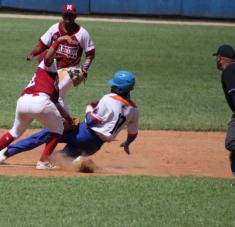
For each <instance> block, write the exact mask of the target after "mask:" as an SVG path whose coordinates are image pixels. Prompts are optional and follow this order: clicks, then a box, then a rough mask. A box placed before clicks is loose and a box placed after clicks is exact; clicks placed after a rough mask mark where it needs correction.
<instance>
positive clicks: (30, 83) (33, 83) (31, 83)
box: [26, 74, 36, 88]
mask: <svg viewBox="0 0 235 227" xmlns="http://www.w3.org/2000/svg"><path fill="white" fill-rule="evenodd" d="M35 78H36V74H34V75H33V78H32V79H31V80H30V82H29V84H28V85H27V87H26V88H28V87H32V86H34V85H35Z"/></svg>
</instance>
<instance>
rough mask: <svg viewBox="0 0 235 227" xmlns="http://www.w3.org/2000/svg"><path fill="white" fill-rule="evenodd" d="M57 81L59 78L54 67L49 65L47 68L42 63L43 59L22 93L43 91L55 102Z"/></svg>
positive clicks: (56, 100) (57, 91)
mask: <svg viewBox="0 0 235 227" xmlns="http://www.w3.org/2000/svg"><path fill="white" fill-rule="evenodd" d="M53 64H56V63H53ZM58 83H59V79H58V74H57V71H56V67H55V66H51V67H49V68H48V67H46V66H45V65H44V61H42V62H41V63H40V64H39V66H38V68H37V70H36V72H35V73H34V76H33V78H32V79H31V81H30V82H29V84H28V85H27V87H26V88H25V89H24V90H23V92H22V95H24V94H35V95H37V93H45V94H47V95H48V96H49V97H50V99H51V101H52V102H54V103H56V102H58V98H59V88H58Z"/></svg>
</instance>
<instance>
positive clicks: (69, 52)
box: [27, 4, 95, 111]
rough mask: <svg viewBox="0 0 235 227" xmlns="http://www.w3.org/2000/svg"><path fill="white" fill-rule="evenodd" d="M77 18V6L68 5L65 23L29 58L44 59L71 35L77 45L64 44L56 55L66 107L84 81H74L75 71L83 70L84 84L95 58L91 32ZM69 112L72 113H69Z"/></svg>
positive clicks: (42, 39) (48, 34)
mask: <svg viewBox="0 0 235 227" xmlns="http://www.w3.org/2000/svg"><path fill="white" fill-rule="evenodd" d="M76 17H77V9H76V6H75V5H73V4H65V5H64V6H63V10H62V18H63V20H62V21H61V22H59V23H56V24H54V25H52V26H51V27H50V28H49V29H48V30H47V31H46V32H45V33H44V34H43V35H42V36H41V37H40V39H39V41H38V44H37V46H36V47H35V48H34V49H33V50H32V51H31V52H30V53H29V54H28V56H27V60H31V59H32V58H33V57H35V56H38V55H39V56H40V54H41V53H43V52H44V51H46V50H47V49H48V48H49V47H50V45H51V44H52V43H53V42H55V41H56V40H57V39H58V38H59V37H61V36H64V35H69V36H71V37H72V40H73V42H70V43H69V42H64V43H61V44H60V45H59V47H58V49H57V51H56V56H55V57H56V58H57V60H58V73H59V90H60V95H59V96H60V98H59V101H60V103H61V105H62V106H63V107H65V108H66V109H67V107H66V105H65V102H64V97H65V94H66V93H67V92H68V91H69V90H70V89H71V88H72V87H73V86H77V85H78V84H79V83H80V82H81V80H80V79H78V80H77V78H76V77H74V73H72V72H73V71H74V70H78V69H79V70H80V73H81V74H82V76H83V78H84V80H85V79H86V78H87V75H88V69H89V67H90V65H91V63H92V61H93V59H94V57H95V46H94V43H93V41H92V39H91V37H90V35H89V33H88V32H87V30H86V29H84V28H83V27H82V26H80V25H78V24H77V23H76V22H75V19H76ZM83 51H84V52H85V55H86V56H85V60H84V62H83V64H82V65H80V62H81V57H82V53H83ZM67 111H68V109H67Z"/></svg>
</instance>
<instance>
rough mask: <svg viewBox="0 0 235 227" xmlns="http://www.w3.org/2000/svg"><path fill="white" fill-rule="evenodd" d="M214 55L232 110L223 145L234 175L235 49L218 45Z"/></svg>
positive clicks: (225, 45)
mask: <svg viewBox="0 0 235 227" xmlns="http://www.w3.org/2000/svg"><path fill="white" fill-rule="evenodd" d="M213 55H214V56H216V65H217V68H218V70H221V71H222V76H221V82H222V87H223V90H224V95H225V98H226V101H227V103H228V105H229V107H230V109H231V110H232V112H233V115H232V119H231V120H230V122H229V123H228V129H227V135H226V139H225V147H226V149H227V150H229V151H230V165H231V171H232V174H233V176H234V177H235V50H234V49H233V47H231V46H230V45H227V44H224V45H222V46H220V47H219V49H218V50H217V52H216V53H215V54H213Z"/></svg>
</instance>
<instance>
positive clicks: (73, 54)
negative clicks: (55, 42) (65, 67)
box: [56, 44, 78, 59]
mask: <svg viewBox="0 0 235 227" xmlns="http://www.w3.org/2000/svg"><path fill="white" fill-rule="evenodd" d="M56 52H57V53H58V54H63V55H65V56H66V57H67V58H71V59H77V57H78V47H70V46H66V45H62V44H60V46H59V48H58V50H57V51H56Z"/></svg>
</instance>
